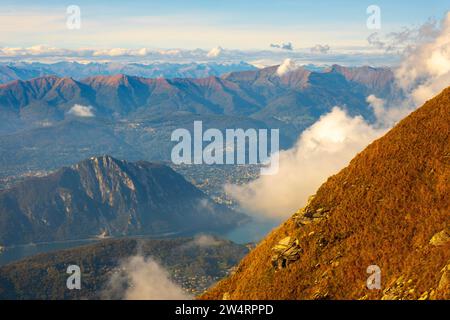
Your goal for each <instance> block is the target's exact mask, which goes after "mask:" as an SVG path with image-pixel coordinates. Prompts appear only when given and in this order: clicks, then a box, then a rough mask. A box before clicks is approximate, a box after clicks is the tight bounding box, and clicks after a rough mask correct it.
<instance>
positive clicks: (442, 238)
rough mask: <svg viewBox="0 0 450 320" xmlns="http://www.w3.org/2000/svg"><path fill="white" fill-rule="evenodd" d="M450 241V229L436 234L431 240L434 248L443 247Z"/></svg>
mask: <svg viewBox="0 0 450 320" xmlns="http://www.w3.org/2000/svg"><path fill="white" fill-rule="evenodd" d="M449 241H450V228H446V229H444V230H442V231H440V232H438V233H436V234H435V235H434V236H433V237H432V238H431V240H430V244H431V245H433V246H443V245H444V244H446V243H448V242H449Z"/></svg>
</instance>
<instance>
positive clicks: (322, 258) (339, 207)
mask: <svg viewBox="0 0 450 320" xmlns="http://www.w3.org/2000/svg"><path fill="white" fill-rule="evenodd" d="M299 222H302V223H303V225H302V224H300V223H299ZM286 236H290V237H291V239H298V243H299V247H300V255H299V258H298V259H297V260H295V261H292V262H289V263H288V265H287V266H286V267H284V268H281V269H279V270H278V271H275V269H274V267H273V265H272V261H271V258H272V256H273V255H274V251H273V249H272V248H273V247H274V246H275V245H276V244H277V243H278V242H279V241H280V240H282V239H283V238H285V237H286ZM449 239H450V87H449V88H447V89H446V90H444V91H443V92H442V93H441V94H440V95H438V96H437V97H435V98H434V99H432V100H430V101H428V102H427V103H426V104H425V105H424V106H423V107H421V108H420V109H418V110H417V111H415V112H414V113H412V114H411V115H410V116H408V117H407V118H406V119H404V120H403V121H401V122H400V123H399V124H398V125H397V126H396V127H395V128H394V129H392V130H391V131H390V132H388V133H387V134H386V135H385V136H384V137H382V138H381V139H379V140H377V141H375V142H373V143H372V144H371V145H370V146H368V147H367V148H366V149H365V150H364V151H363V152H361V153H360V154H358V155H357V156H356V157H355V158H354V159H353V160H352V161H351V163H350V165H349V166H348V167H347V168H345V169H343V170H342V171H341V172H339V173H338V174H337V175H335V176H332V177H330V178H329V179H328V181H327V182H326V183H324V184H323V185H322V186H321V187H320V188H319V190H318V191H317V194H316V195H315V197H314V198H313V199H312V200H311V202H310V203H309V204H308V206H307V207H306V208H304V209H302V210H300V211H299V212H297V213H295V214H294V215H293V216H292V217H291V218H290V219H289V220H288V221H286V222H285V223H284V224H283V225H281V226H280V227H279V228H278V229H276V230H274V231H273V232H272V233H271V234H270V235H269V236H268V237H267V238H266V239H265V240H263V241H262V242H261V243H260V245H259V246H258V247H257V248H256V249H255V250H253V251H252V252H251V253H250V254H249V255H248V256H247V257H246V258H244V260H243V261H242V262H241V264H240V266H239V267H238V269H237V272H236V273H235V274H234V275H233V276H231V277H230V278H228V279H225V280H223V281H222V282H220V283H219V284H218V285H217V286H216V287H214V288H213V289H211V290H210V291H209V292H208V293H206V294H205V295H203V296H202V297H201V298H203V299H222V298H224V294H225V298H230V299H419V298H422V299H450V241H449ZM369 265H378V266H379V267H380V268H381V286H382V288H381V289H380V290H377V289H374V290H369V289H367V287H366V281H367V278H368V277H369V275H370V274H368V273H367V272H366V270H367V267H368V266H369Z"/></svg>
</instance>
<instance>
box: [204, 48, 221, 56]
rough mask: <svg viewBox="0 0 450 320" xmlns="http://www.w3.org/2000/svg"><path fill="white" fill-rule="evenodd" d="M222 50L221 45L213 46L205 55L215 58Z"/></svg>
mask: <svg viewBox="0 0 450 320" xmlns="http://www.w3.org/2000/svg"><path fill="white" fill-rule="evenodd" d="M222 52H223V48H222V47H220V46H219V47H215V48H212V49H211V50H210V51H209V52H208V54H207V57H208V58H217V57H218V56H220V55H221V54H222Z"/></svg>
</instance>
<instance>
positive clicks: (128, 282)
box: [103, 255, 192, 300]
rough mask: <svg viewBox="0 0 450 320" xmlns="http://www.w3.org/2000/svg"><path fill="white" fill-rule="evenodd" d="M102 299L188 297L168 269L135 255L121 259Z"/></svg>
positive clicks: (173, 298) (179, 298)
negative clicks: (171, 277) (171, 276)
mask: <svg viewBox="0 0 450 320" xmlns="http://www.w3.org/2000/svg"><path fill="white" fill-rule="evenodd" d="M103 297H104V298H105V299H125V300H183V299H191V298H192V297H191V296H189V295H188V294H187V293H185V292H184V290H183V289H182V288H181V287H180V286H179V285H177V284H176V283H174V282H173V281H172V280H171V279H170V276H169V274H168V272H167V271H166V270H165V269H164V268H163V267H161V266H160V265H159V264H158V263H157V262H156V261H155V260H153V259H152V258H144V257H143V256H140V255H136V256H132V257H130V258H128V259H127V260H125V261H123V262H122V263H121V264H120V266H119V268H117V270H116V272H115V273H114V274H113V275H112V276H111V278H110V279H109V281H108V284H107V286H106V288H105V290H104V291H103Z"/></svg>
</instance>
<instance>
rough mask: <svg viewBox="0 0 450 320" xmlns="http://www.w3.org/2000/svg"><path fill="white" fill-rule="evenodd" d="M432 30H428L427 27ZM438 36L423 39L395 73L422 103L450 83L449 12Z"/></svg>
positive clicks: (416, 102) (415, 101)
mask: <svg viewBox="0 0 450 320" xmlns="http://www.w3.org/2000/svg"><path fill="white" fill-rule="evenodd" d="M428 33H429V31H428ZM433 34H436V36H435V38H432V39H431V40H429V39H428V38H427V41H425V42H423V43H420V44H419V45H418V46H416V47H415V48H413V49H411V50H410V52H408V55H407V56H406V58H405V59H404V60H403V61H402V63H401V65H400V67H399V68H398V69H397V70H396V73H395V76H396V79H397V82H398V84H399V86H400V87H401V88H403V89H404V90H405V91H406V92H407V93H408V94H409V96H410V103H411V104H413V105H414V106H419V105H421V104H422V103H424V102H425V101H426V100H427V99H430V98H431V97H433V96H434V95H436V94H437V93H439V92H440V91H441V90H443V89H444V88H445V87H447V86H448V85H449V84H450V12H449V13H447V15H446V17H445V18H444V19H443V21H442V22H441V27H440V29H439V30H438V32H437V33H433Z"/></svg>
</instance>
